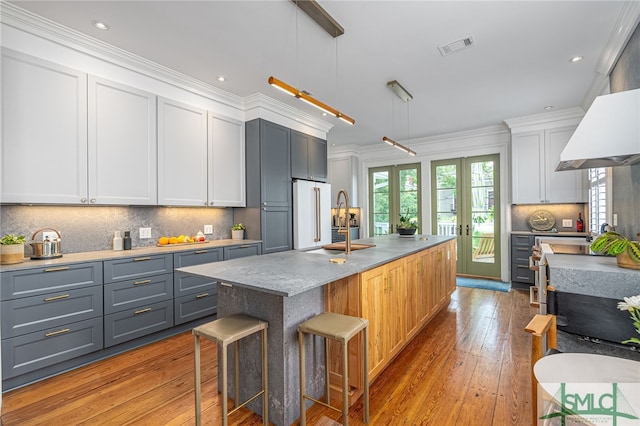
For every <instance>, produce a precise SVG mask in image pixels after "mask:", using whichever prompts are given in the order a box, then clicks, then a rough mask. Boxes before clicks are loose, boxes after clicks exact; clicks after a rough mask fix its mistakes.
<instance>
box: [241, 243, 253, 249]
mask: <svg viewBox="0 0 640 426" xmlns="http://www.w3.org/2000/svg"><path fill="white" fill-rule="evenodd" d="M249 247H251V244H243V245H241V246H240V248H249Z"/></svg>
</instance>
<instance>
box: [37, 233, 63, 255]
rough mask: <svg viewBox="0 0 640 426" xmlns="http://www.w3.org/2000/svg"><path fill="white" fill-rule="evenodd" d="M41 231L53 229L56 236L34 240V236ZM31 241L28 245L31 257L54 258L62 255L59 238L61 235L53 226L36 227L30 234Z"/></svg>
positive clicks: (60, 238)
mask: <svg viewBox="0 0 640 426" xmlns="http://www.w3.org/2000/svg"><path fill="white" fill-rule="evenodd" d="M42 231H53V232H55V233H56V234H57V235H58V236H57V238H53V239H51V240H50V239H49V238H45V239H43V240H42V241H36V236H37V235H38V234H39V233H40V232H42ZM31 240H32V241H31V242H30V243H29V245H30V246H31V248H32V250H33V254H32V255H31V259H36V260H38V259H55V258H58V257H62V249H61V240H62V237H61V235H60V233H59V232H58V231H56V230H55V229H53V228H42V229H38V230H37V231H36V232H34V233H33V235H32V236H31Z"/></svg>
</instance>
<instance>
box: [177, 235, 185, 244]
mask: <svg viewBox="0 0 640 426" xmlns="http://www.w3.org/2000/svg"><path fill="white" fill-rule="evenodd" d="M185 238H187V237H185V236H184V235H180V236H179V237H178V242H179V243H184V240H185Z"/></svg>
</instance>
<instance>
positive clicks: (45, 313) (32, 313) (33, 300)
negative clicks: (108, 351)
mask: <svg viewBox="0 0 640 426" xmlns="http://www.w3.org/2000/svg"><path fill="white" fill-rule="evenodd" d="M94 317H102V286H92V287H86V288H79V289H73V290H69V291H66V292H59V293H48V294H43V295H42V296H31V297H23V298H21V299H15V300H8V301H5V302H2V338H3V339H6V338H8V337H15V336H20V335H22V334H26V333H33V332H35V331H40V330H44V329H46V328H51V327H59V326H63V325H64V324H68V323H70V322H77V321H82V320H86V319H89V318H94Z"/></svg>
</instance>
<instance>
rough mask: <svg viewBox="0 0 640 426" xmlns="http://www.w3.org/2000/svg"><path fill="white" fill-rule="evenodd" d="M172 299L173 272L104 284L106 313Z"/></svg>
mask: <svg viewBox="0 0 640 426" xmlns="http://www.w3.org/2000/svg"><path fill="white" fill-rule="evenodd" d="M170 299H173V274H163V275H155V276H151V277H148V278H141V279H138V280H127V281H122V282H117V283H109V284H105V285H104V313H105V314H112V313H114V312H119V311H123V310H125V309H134V308H135V307H137V306H140V305H144V304H150V303H156V302H163V301H165V300H170Z"/></svg>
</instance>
